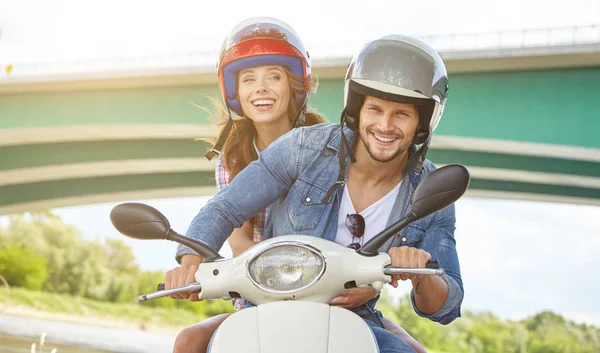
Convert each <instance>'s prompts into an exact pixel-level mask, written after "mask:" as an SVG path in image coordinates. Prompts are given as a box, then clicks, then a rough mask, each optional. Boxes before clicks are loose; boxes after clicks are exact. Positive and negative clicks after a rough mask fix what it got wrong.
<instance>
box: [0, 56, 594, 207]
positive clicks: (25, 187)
mask: <svg viewBox="0 0 600 353" xmlns="http://www.w3.org/2000/svg"><path fill="white" fill-rule="evenodd" d="M450 79H451V81H450V82H451V86H450V97H449V103H448V105H447V108H446V111H445V113H444V114H445V115H444V119H443V120H442V122H441V124H440V126H439V127H438V130H436V134H435V137H434V140H433V148H432V150H431V151H430V153H429V155H428V157H429V159H430V160H432V161H433V162H434V163H436V164H437V165H444V164H449V163H461V164H464V165H466V166H467V167H468V168H469V170H470V171H471V175H472V182H471V186H470V188H469V191H468V195H471V196H478V197H495V198H513V199H533V200H547V201H556V202H573V203H585V204H596V205H600V138H598V136H597V132H598V131H599V128H600V107H599V105H598V104H597V103H595V102H596V101H597V92H598V89H597V82H600V67H587V68H563V69H552V70H531V71H527V70H519V71H502V72H480V73H455V74H452V75H451V78H450ZM205 95H209V96H213V97H216V96H217V89H216V86H214V85H213V84H193V85H180V86H157V87H148V88H139V87H138V88H121V89H93V90H82V91H59V92H37V93H34V92H31V93H25V94H19V93H15V92H12V93H5V94H3V95H0V115H1V116H2V118H1V119H0V161H1V163H0V214H9V213H16V212H24V211H33V210H41V209H48V208H55V207H62V206H72V205H81V204H89V203H97V202H109V201H118V200H131V199H148V198H166V197H184V196H201V195H212V194H214V192H215V190H216V189H215V187H214V184H215V181H214V162H208V161H206V160H205V159H204V157H203V156H204V152H205V150H206V146H205V144H203V143H202V142H199V141H195V139H196V138H198V137H214V136H215V135H216V133H217V129H216V127H215V126H214V125H213V124H211V123H210V119H209V117H208V116H207V115H206V113H204V112H203V111H201V110H200V109H198V108H197V107H195V106H194V105H193V104H192V102H193V103H194V104H198V105H201V106H207V107H208V106H209V105H208V100H207V98H206V96H205ZM310 105H311V107H313V108H315V109H317V110H319V111H320V112H322V113H324V115H325V116H326V117H327V118H328V120H330V121H339V120H338V119H339V118H338V117H339V112H340V111H341V106H342V81H341V80H336V79H323V80H322V81H321V82H320V88H319V91H318V93H317V94H315V95H314V96H313V97H311V101H310Z"/></svg>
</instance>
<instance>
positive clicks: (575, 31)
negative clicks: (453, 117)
mask: <svg viewBox="0 0 600 353" xmlns="http://www.w3.org/2000/svg"><path fill="white" fill-rule="evenodd" d="M417 37H418V38H420V39H422V40H423V41H425V42H427V43H429V44H430V45H432V46H433V47H434V48H435V49H436V50H437V51H438V52H440V54H441V55H442V56H444V55H446V54H448V55H449V54H452V53H457V52H470V53H472V54H475V55H477V54H478V53H480V54H481V55H484V54H485V53H489V52H490V51H497V50H503V49H527V48H556V47H562V48H563V50H562V51H563V52H567V53H568V52H569V50H571V51H574V50H575V48H576V47H579V46H585V45H598V50H599V51H600V24H592V25H585V26H570V27H556V28H542V29H522V30H512V31H496V32H482V33H458V34H444V35H430V36H417ZM367 41H368V40H367V39H364V40H353V41H336V42H333V43H327V44H318V45H312V46H309V48H308V49H309V51H310V52H311V53H313V54H312V56H313V59H314V60H315V61H319V62H321V63H324V62H326V61H327V60H333V59H337V60H348V59H349V57H350V56H351V55H352V53H353V52H354V51H356V50H357V49H359V48H360V47H361V46H362V45H363V44H364V43H366V42H367ZM217 56H218V53H217V51H216V50H213V51H206V52H189V53H179V54H166V55H155V56H144V57H114V58H100V59H94V60H73V61H64V62H51V63H23V64H19V63H9V62H2V61H0V66H1V67H2V68H3V70H2V72H0V83H2V82H5V83H9V82H11V81H19V82H23V81H28V80H31V81H40V80H43V81H45V80H47V81H52V80H55V79H57V78H68V79H73V78H77V77H82V78H94V77H106V76H111V77H113V76H116V77H123V76H128V75H135V76H139V75H144V74H145V73H147V74H152V73H156V72H161V73H168V72H169V71H172V72H173V73H177V74H186V73H204V72H214V71H215V66H216V65H215V64H216V58H217ZM4 60H9V58H5V59H4Z"/></svg>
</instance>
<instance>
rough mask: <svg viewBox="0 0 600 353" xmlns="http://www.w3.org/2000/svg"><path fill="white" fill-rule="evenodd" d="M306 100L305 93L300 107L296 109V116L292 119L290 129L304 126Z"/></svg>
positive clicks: (306, 95)
mask: <svg viewBox="0 0 600 353" xmlns="http://www.w3.org/2000/svg"><path fill="white" fill-rule="evenodd" d="M307 102H308V94H305V96H304V101H303V102H302V106H301V107H300V109H299V110H298V114H296V117H295V118H294V120H293V121H292V129H293V128H295V127H300V126H304V123H305V122H306V115H305V112H306V103H307Z"/></svg>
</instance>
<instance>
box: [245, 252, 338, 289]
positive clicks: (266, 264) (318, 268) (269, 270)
mask: <svg viewBox="0 0 600 353" xmlns="http://www.w3.org/2000/svg"><path fill="white" fill-rule="evenodd" d="M325 264H326V262H325V257H324V256H323V254H322V253H321V252H319V251H318V250H316V249H314V248H312V247H309V246H308V245H306V244H290V243H283V244H277V245H275V246H273V247H270V248H268V249H266V250H265V251H263V252H261V253H259V254H258V255H256V256H255V257H254V258H252V259H250V261H249V263H248V275H249V277H250V279H251V280H252V281H253V282H254V284H256V285H257V286H258V287H260V288H261V289H263V290H265V291H268V292H291V291H297V290H300V289H303V288H307V287H309V286H311V285H313V284H314V283H316V282H317V281H318V280H319V278H321V276H322V275H323V272H325Z"/></svg>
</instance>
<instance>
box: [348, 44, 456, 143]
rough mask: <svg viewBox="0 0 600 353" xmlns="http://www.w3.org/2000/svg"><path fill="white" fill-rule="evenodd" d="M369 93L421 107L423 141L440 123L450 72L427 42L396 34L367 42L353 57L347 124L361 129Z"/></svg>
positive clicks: (418, 139) (419, 133)
mask: <svg viewBox="0 0 600 353" xmlns="http://www.w3.org/2000/svg"><path fill="white" fill-rule="evenodd" d="M365 96H373V97H376V98H381V99H385V100H388V101H393V102H398V103H411V104H415V105H417V106H418V108H419V128H418V130H417V134H416V135H415V140H414V141H413V142H414V143H415V144H417V145H418V144H422V143H424V142H425V140H426V139H427V138H428V137H429V134H430V133H431V132H433V131H434V130H435V128H436V127H437V125H438V124H439V122H440V119H441V117H442V113H443V111H444V105H445V104H446V98H447V96H448V75H447V73H446V67H445V65H444V62H443V61H442V58H441V57H440V56H439V54H438V53H437V52H436V51H435V50H433V48H431V47H430V46H429V45H427V44H426V43H424V42H422V41H420V40H418V39H416V38H412V37H408V36H403V35H398V34H393V35H388V36H385V37H382V38H380V39H376V40H374V41H371V42H369V43H367V44H366V45H365V46H364V47H363V48H362V49H361V50H360V51H359V52H358V53H357V54H356V55H355V56H354V58H352V61H351V62H350V65H349V66H348V71H347V72H346V78H345V85H344V109H345V115H346V116H345V120H346V124H347V125H348V127H349V128H350V129H353V130H358V117H359V112H360V109H361V107H362V104H363V102H364V99H365Z"/></svg>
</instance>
